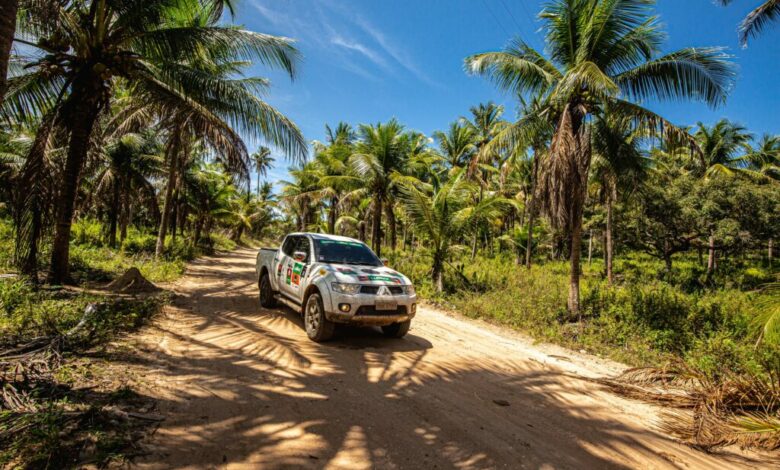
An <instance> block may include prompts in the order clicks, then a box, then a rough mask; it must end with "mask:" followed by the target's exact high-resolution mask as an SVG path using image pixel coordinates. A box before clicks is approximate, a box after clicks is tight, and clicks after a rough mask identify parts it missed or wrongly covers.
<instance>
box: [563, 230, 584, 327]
mask: <svg viewBox="0 0 780 470" xmlns="http://www.w3.org/2000/svg"><path fill="white" fill-rule="evenodd" d="M574 219H575V220H574V221H573V222H574V223H573V227H572V231H571V253H570V257H569V259H570V262H571V264H570V266H569V299H568V304H567V305H568V307H569V314H570V315H572V317H577V319H578V320H581V316H580V250H581V249H582V217H581V216H580V217H575V218H574Z"/></svg>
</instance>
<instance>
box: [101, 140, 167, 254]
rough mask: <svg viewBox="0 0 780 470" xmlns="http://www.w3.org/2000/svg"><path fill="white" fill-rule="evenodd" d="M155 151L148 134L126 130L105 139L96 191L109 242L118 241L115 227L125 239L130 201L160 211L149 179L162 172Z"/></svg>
mask: <svg viewBox="0 0 780 470" xmlns="http://www.w3.org/2000/svg"><path fill="white" fill-rule="evenodd" d="M158 151H159V146H158V142H157V141H156V139H155V138H154V136H152V135H149V134H136V133H128V134H124V135H122V136H121V137H120V138H118V139H116V140H114V141H109V142H106V145H105V147H104V150H103V152H102V153H103V158H104V160H105V166H104V167H103V169H102V170H100V172H99V173H98V174H97V176H96V180H97V185H96V187H95V192H96V195H98V196H104V197H105V200H106V212H107V215H108V244H109V246H112V247H115V246H116V244H117V238H116V234H117V229H119V231H120V241H122V240H124V238H125V236H126V234H127V224H128V222H129V220H128V219H129V218H130V213H129V212H130V206H131V204H132V202H133V201H140V202H142V203H145V204H146V205H147V206H149V207H152V210H151V212H152V213H153V214H157V213H159V209H158V207H157V194H156V193H155V190H154V186H153V185H152V183H151V181H149V178H150V177H152V176H159V175H160V174H161V173H162V171H161V170H162V161H161V159H160V157H159V155H158V153H159V152H158Z"/></svg>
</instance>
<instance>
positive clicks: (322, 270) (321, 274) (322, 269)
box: [320, 268, 328, 276]
mask: <svg viewBox="0 0 780 470" xmlns="http://www.w3.org/2000/svg"><path fill="white" fill-rule="evenodd" d="M327 273H328V271H326V270H325V269H324V268H320V276H324V275H325V274H327Z"/></svg>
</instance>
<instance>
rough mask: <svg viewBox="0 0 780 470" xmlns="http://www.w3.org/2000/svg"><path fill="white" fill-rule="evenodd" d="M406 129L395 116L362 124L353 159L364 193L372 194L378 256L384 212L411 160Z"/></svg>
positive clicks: (372, 241)
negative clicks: (384, 122) (379, 121)
mask: <svg viewBox="0 0 780 470" xmlns="http://www.w3.org/2000/svg"><path fill="white" fill-rule="evenodd" d="M403 130H404V128H403V126H402V125H401V124H400V123H399V122H398V121H396V120H395V119H392V120H390V121H388V122H387V123H386V124H382V123H378V124H376V125H362V126H360V130H359V135H360V142H358V143H357V145H356V146H355V153H354V154H353V155H352V156H351V157H350V159H349V163H350V167H351V169H352V171H353V172H354V174H355V176H356V177H357V178H358V179H359V181H361V182H362V184H361V186H362V188H363V192H365V193H367V195H370V197H371V204H372V209H371V230H372V231H371V247H372V248H373V250H374V251H375V252H376V253H377V254H378V255H381V251H382V247H381V243H382V212H383V210H384V208H385V206H386V204H387V203H388V202H389V200H390V196H391V192H392V189H393V187H394V186H395V184H396V183H397V181H399V179H400V178H401V176H402V175H403V172H404V169H405V167H406V164H407V163H408V160H409V152H408V150H409V149H408V144H409V143H410V140H409V139H405V138H404V132H403Z"/></svg>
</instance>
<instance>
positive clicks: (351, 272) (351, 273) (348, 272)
mask: <svg viewBox="0 0 780 470" xmlns="http://www.w3.org/2000/svg"><path fill="white" fill-rule="evenodd" d="M338 271H339V272H340V273H341V274H346V275H347V276H355V275H357V273H356V272H355V271H354V270H353V269H351V268H338Z"/></svg>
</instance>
